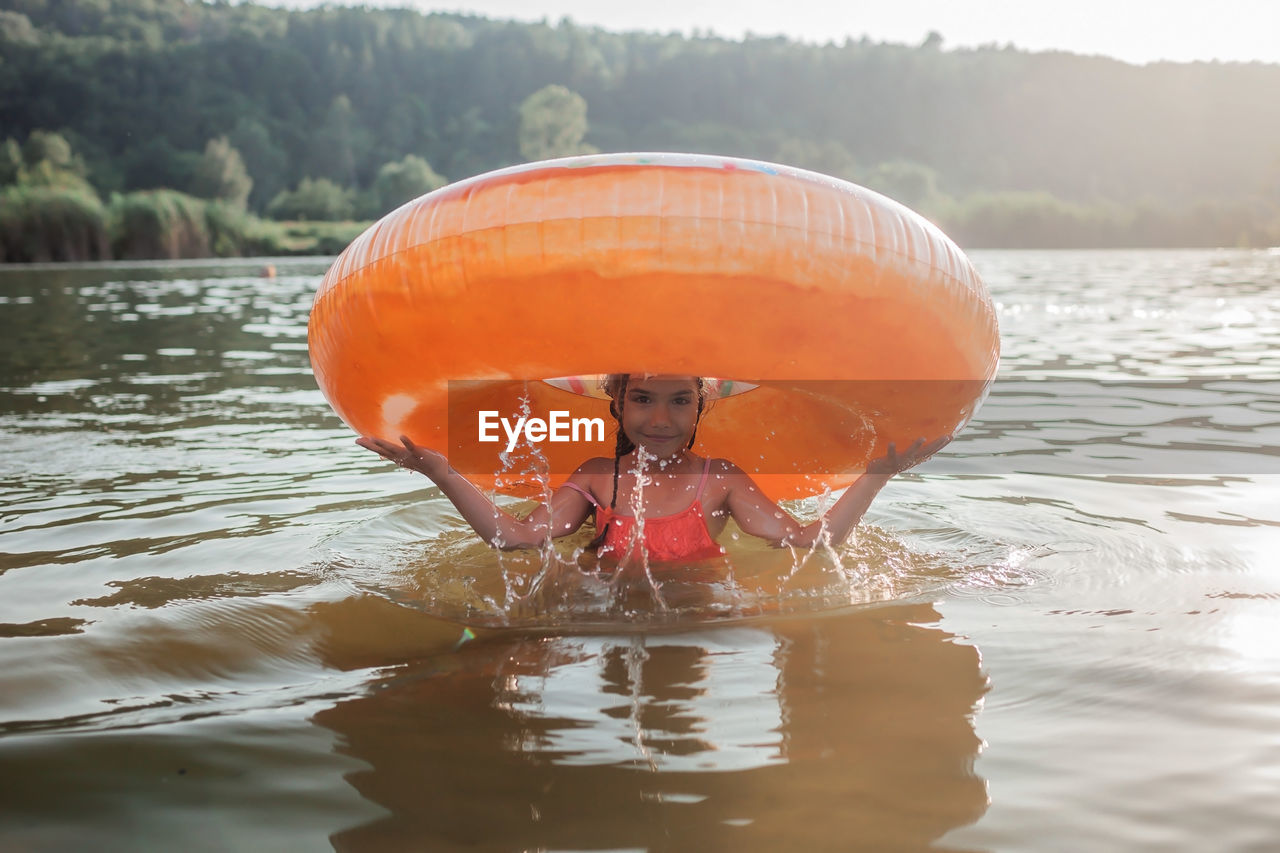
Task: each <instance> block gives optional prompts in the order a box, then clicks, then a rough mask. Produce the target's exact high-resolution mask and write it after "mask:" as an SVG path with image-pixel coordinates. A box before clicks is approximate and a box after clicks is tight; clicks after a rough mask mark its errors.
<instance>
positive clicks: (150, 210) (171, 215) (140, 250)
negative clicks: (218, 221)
mask: <svg viewBox="0 0 1280 853" xmlns="http://www.w3.org/2000/svg"><path fill="white" fill-rule="evenodd" d="M108 212H109V215H110V221H111V245H112V251H113V253H114V255H115V257H117V258H121V259H124V260H133V259H142V258H201V257H208V256H209V255H210V254H212V246H211V244H210V241H209V230H208V226H207V225H206V223H205V202H204V201H202V200H201V199H197V198H194V197H192V196H189V195H185V194H183V193H180V192H175V191H173V190H145V191H142V192H136V193H129V194H127V195H116V196H113V197H112V198H111V201H110V204H109V205H108Z"/></svg>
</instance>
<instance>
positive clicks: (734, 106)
mask: <svg viewBox="0 0 1280 853" xmlns="http://www.w3.org/2000/svg"><path fill="white" fill-rule="evenodd" d="M4 6H5V10H3V11H0V127H2V128H4V131H3V135H6V136H8V135H11V136H13V137H14V139H16V140H18V141H21V140H28V142H30V137H32V136H33V135H34V132H37V131H47V130H48V129H51V128H52V129H56V130H57V131H58V133H57V136H59V138H60V139H61V140H62V141H63V142H64V143H66V144H67V147H68V148H69V149H70V150H71V152H72V153H71V155H70V156H71V159H70V161H69V162H68V161H67V159H66V157H64V156H63V154H64V153H65V152H63V151H60V150H59V146H58V145H57V143H56V142H54V141H52V140H44V141H41V142H40V143H39V145H38V146H37V147H40V148H41V149H42V150H43V153H41V154H39V155H38V156H36V155H33V156H36V159H35V160H34V161H33V162H27V159H26V156H25V154H24V156H23V157H22V159H21V163H20V164H19V163H18V162H17V161H16V160H15V159H14V157H13V152H12V149H11V147H10V146H9V145H8V144H7V143H6V144H5V147H4V150H3V151H0V183H5V184H9V185H16V184H22V185H23V186H30V185H32V184H43V185H45V186H47V187H65V188H73V187H79V188H80V189H81V190H82V191H83V190H85V189H86V185H85V184H84V183H83V181H84V180H86V179H91V180H92V181H93V183H94V184H95V185H96V186H97V187H98V188H99V189H100V190H101V191H103V192H106V191H115V190H120V191H125V192H128V191H135V190H141V189H148V188H156V187H173V188H189V189H198V190H199V191H200V192H202V193H206V194H210V195H219V196H220V197H224V198H230V199H232V200H234V199H235V198H237V197H239V194H240V193H239V191H236V192H231V191H230V190H226V191H216V190H210V189H208V188H207V185H206V181H207V180H211V182H212V183H214V184H216V183H218V181H217V180H216V179H211V177H210V176H208V175H204V174H203V173H202V168H204V167H205V166H206V165H207V161H206V159H205V149H206V146H207V143H208V141H209V140H210V139H220V138H223V137H225V138H226V140H227V144H228V146H229V147H230V148H232V149H234V150H235V151H237V152H238V153H239V156H240V158H241V160H242V164H243V167H244V172H245V173H246V176H247V178H248V179H251V180H252V186H251V189H250V191H249V193H248V196H247V204H248V206H249V208H250V209H251V210H253V211H258V212H261V211H263V210H266V209H269V208H270V209H271V210H272V212H273V214H274V215H290V216H294V215H302V216H307V217H309V218H315V217H316V216H317V215H319V216H324V217H337V218H343V217H346V216H350V215H351V205H352V204H354V203H355V201H356V200H357V199H358V200H359V203H360V207H359V208H358V210H359V211H360V212H363V213H369V214H370V215H372V213H373V212H374V211H375V210H384V209H386V208H387V207H390V206H393V204H394V201H392V200H391V198H392V195H395V196H397V197H398V196H399V194H398V193H392V194H389V193H390V191H389V190H388V189H387V184H388V183H389V182H391V178H389V177H384V178H382V179H381V181H382V183H381V184H380V178H379V176H380V174H381V172H382V169H383V168H384V167H385V166H386V165H387V164H391V163H399V162H403V158H404V155H405V153H406V152H413V153H414V154H415V155H416V156H418V157H421V158H422V159H423V160H424V161H426V162H429V163H430V164H431V165H432V166H433V167H434V168H435V169H436V170H438V171H439V172H440V173H442V174H445V175H448V176H450V177H451V178H454V179H459V178H463V177H466V176H468V175H473V174H476V173H478V172H482V171H486V170H489V169H493V168H497V167H500V166H504V165H508V164H511V163H513V162H516V161H518V160H520V159H529V158H541V157H549V156H558V155H562V154H573V153H580V152H582V151H585V150H590V148H591V146H589V145H587V144H586V143H585V140H586V139H587V137H588V135H589V136H590V139H591V142H592V143H594V144H595V145H597V146H599V147H600V148H602V149H604V150H677V151H679V150H688V151H702V152H707V153H717V154H728V155H738V156H745V157H753V158H759V159H767V160H776V161H781V162H789V163H793V164H795V165H799V166H803V167H806V168H811V169H816V170H818V171H822V172H826V173H829V174H835V175H838V176H840V177H846V178H855V179H857V178H861V179H863V180H865V181H866V182H868V183H870V184H872V185H873V186H875V187H877V188H879V189H881V190H883V191H885V192H886V193H888V194H889V195H891V196H893V197H895V198H898V199H899V200H902V201H904V202H906V203H908V204H909V205H916V206H919V207H920V208H922V209H923V210H924V212H926V213H928V214H930V215H931V216H934V217H935V218H936V219H937V220H938V221H939V222H941V223H943V224H945V225H946V227H948V228H951V227H952V223H954V227H956V228H958V229H960V232H961V233H962V234H964V235H968V236H970V237H972V240H969V242H970V244H976V243H973V242H972V241H973V240H977V241H980V242H981V243H982V244H984V245H1038V244H1040V243H1042V242H1048V243H1049V244H1052V245H1065V244H1067V243H1069V242H1070V241H1073V240H1074V241H1084V242H1077V243H1075V244H1076V245H1214V244H1220V243H1225V244H1229V245H1234V244H1237V243H1241V242H1245V243H1249V244H1258V243H1265V242H1267V241H1271V242H1277V241H1280V236H1277V233H1276V229H1277V227H1280V192H1277V190H1276V187H1277V186H1280V184H1278V183H1277V180H1278V179H1280V166H1278V165H1277V163H1280V160H1278V159H1277V152H1280V110H1275V109H1273V108H1270V107H1269V105H1270V104H1271V103H1272V102H1273V101H1274V92H1276V91H1277V90H1280V65H1267V64H1262V63H1248V64H1242V63H1197V64H1186V65H1183V64H1176V63H1157V64H1153V65H1149V66H1145V67H1135V66H1130V65H1126V64H1124V63H1121V62H1116V61H1114V60H1109V59H1105V58H1102V57H1083V56H1071V55H1068V54H1061V53H1057V54H1048V53H1046V54H1034V53H1026V52H1022V51H1018V50H1016V49H1011V48H981V49H948V48H947V47H946V46H945V44H944V43H943V42H942V40H941V39H940V38H939V37H936V36H935V35H932V34H931V35H930V36H929V37H927V38H926V39H925V40H924V41H923V42H922V43H921V44H919V45H914V46H911V45H899V44H877V43H874V42H872V41H870V40H868V39H863V40H861V41H853V40H847V41H845V42H844V43H843V44H826V45H814V44H799V43H792V42H789V41H787V40H786V39H781V38H747V39H745V40H743V41H740V42H738V41H729V40H726V39H721V38H715V37H694V38H686V37H683V36H680V35H659V34H650V33H621V34H619V33H609V32H604V31H601V30H598V29H592V28H582V27H576V26H574V25H573V24H572V23H570V22H568V21H564V22H561V23H560V24H558V25H549V24H546V23H534V24H522V23H515V22H507V21H493V20H487V19H484V18H480V17H475V16H464V15H451V14H430V15H424V14H420V13H418V12H415V11H412V10H406V9H381V8H377V9H374V8H363V9H352V8H338V7H335V6H329V5H325V6H321V7H313V8H307V9H294V10H290V9H284V8H271V7H267V6H260V5H253V4H252V3H227V2H222V0H217V2H192V0H118V2H108V0H57V2H54V0H12V2H9V3H6V4H4ZM531 92H532V93H534V94H533V95H530V93H531ZM588 103H589V104H591V122H590V129H589V134H588V126H587V120H586V112H587V111H586V105H587V104H588ZM1187 128H1193V129H1194V130H1195V132H1187ZM15 144H16V143H15ZM41 164H47V165H41ZM860 164H862V165H860ZM872 164H878V165H873V167H872V168H868V165H872ZM224 165H225V163H224ZM214 172H215V173H216V170H214ZM198 174H199V177H197V176H198ZM214 177H215V178H216V175H215V176H214ZM305 178H311V179H321V178H323V179H327V181H328V182H329V184H328V186H327V187H325V186H324V185H322V186H321V190H320V191H319V192H317V191H316V189H315V187H310V193H309V194H308V193H302V192H301V191H302V190H303V188H304V187H303V183H302V182H303V180H304V179H305ZM231 183H232V184H235V182H234V181H233V182H231ZM290 187H294V188H296V189H293V190H288V191H287V188H290ZM406 192H407V190H406ZM299 195H301V196H302V197H301V199H300V198H299ZM308 195H310V196H314V198H308ZM277 200H279V201H280V204H279V205H276V206H274V207H273V206H272V203H273V202H275V201H277ZM296 201H306V202H307V204H305V205H298V204H294V202H296ZM286 208H287V209H286ZM317 211H318V212H317ZM206 225H207V223H206ZM313 245H314V244H313ZM224 248H225V247H224ZM211 250H214V249H213V247H212V246H211Z"/></svg>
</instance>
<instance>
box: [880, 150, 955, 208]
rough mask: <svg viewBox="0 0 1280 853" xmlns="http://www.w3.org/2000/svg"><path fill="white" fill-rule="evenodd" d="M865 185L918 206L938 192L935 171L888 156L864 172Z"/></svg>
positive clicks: (900, 200)
mask: <svg viewBox="0 0 1280 853" xmlns="http://www.w3.org/2000/svg"><path fill="white" fill-rule="evenodd" d="M865 181H866V185H867V186H868V187H870V188H871V189H873V190H875V191H876V192H881V193H884V194H885V195H887V196H889V198H891V199H893V200H894V201H898V202H901V203H903V204H905V205H906V206H907V207H910V208H916V209H919V208H921V207H923V206H925V205H927V204H929V203H930V202H931V201H933V200H934V199H935V198H936V196H937V195H938V176H937V173H935V172H934V171H933V169H930V168H929V167H928V166H924V165H921V164H920V163H912V162H911V161H909V160H890V161H888V162H885V163H881V164H880V165H878V166H876V167H875V168H874V169H872V170H871V172H870V173H869V174H868V175H867V176H866V179H865Z"/></svg>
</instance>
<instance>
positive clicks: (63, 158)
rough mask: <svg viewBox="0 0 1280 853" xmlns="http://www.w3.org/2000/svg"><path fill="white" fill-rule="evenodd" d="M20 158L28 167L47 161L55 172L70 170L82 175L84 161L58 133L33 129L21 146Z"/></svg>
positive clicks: (34, 166)
mask: <svg viewBox="0 0 1280 853" xmlns="http://www.w3.org/2000/svg"><path fill="white" fill-rule="evenodd" d="M22 159H23V162H24V163H26V166H27V168H28V169H35V168H36V167H37V166H39V165H40V164H41V163H48V164H49V167H50V168H51V169H53V170H54V171H57V172H70V173H71V174H73V175H77V176H79V177H81V178H83V177H84V173H85V168H84V162H83V161H82V160H81V159H80V158H79V157H77V156H76V155H75V154H74V153H72V151H71V143H69V142H67V140H66V139H65V138H64V137H63V136H62V135H61V134H59V133H53V132H51V131H48V130H33V131H31V135H30V136H28V137H27V141H26V144H25V145H23V146H22Z"/></svg>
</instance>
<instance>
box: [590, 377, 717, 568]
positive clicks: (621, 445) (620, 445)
mask: <svg viewBox="0 0 1280 853" xmlns="http://www.w3.org/2000/svg"><path fill="white" fill-rule="evenodd" d="M630 381H631V374H630V373H610V374H609V375H608V376H606V377H605V378H604V379H602V380H601V381H600V388H601V390H603V391H604V393H605V394H607V395H608V396H609V414H611V415H613V419H614V420H615V421H617V422H618V431H617V434H616V438H615V440H614V446H613V493H612V496H611V497H610V498H609V509H610V510H613V509H617V506H618V475H619V467H620V466H621V464H622V457H624V456H626V455H627V454H628V453H630V452H631V451H633V450H635V449H636V446H635V443H634V442H632V441H631V439H630V438H628V437H627V432H626V430H624V429H623V428H622V408H623V406H624V405H626V398H627V383H629V382H630ZM693 381H694V384H696V385H697V387H698V413H697V415H695V416H694V420H693V433H692V434H691V435H690V436H689V443H688V444H687V445H686V446H685V449H686V450H692V449H693V443H694V441H696V440H697V438H698V423H699V422H700V421H701V420H702V410H703V408H704V407H705V406H706V404H707V393H708V392H707V381H706V380H705V379H703V378H702V377H701V376H695V377H694V378H693ZM606 531H607V528H602V529H601V530H600V531H599V532H598V533H596V538H595V539H592V540H591V542H590V543H588V545H587V547H588V548H591V549H596V548H599V547H600V546H601V545H602V544H604V535H605V533H606Z"/></svg>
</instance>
